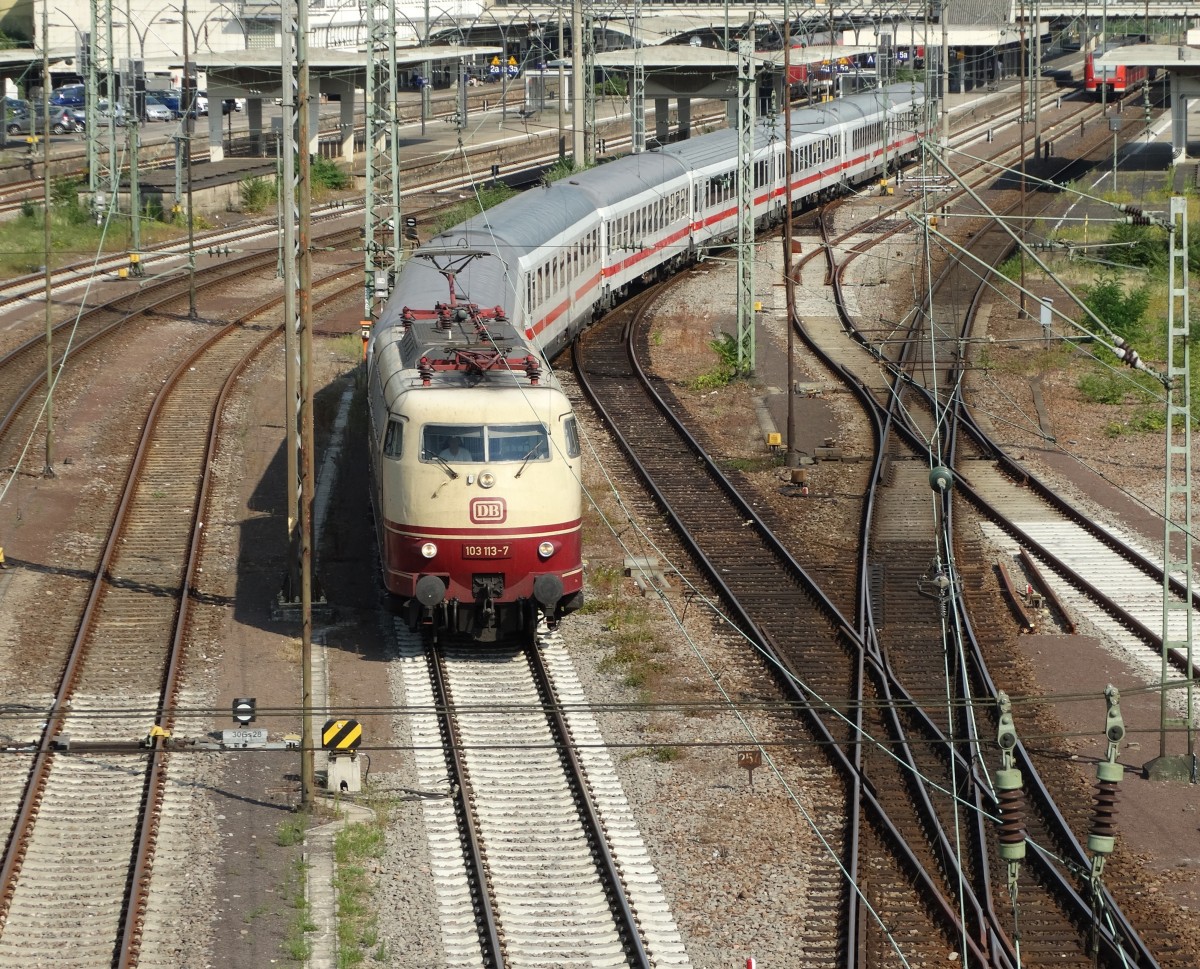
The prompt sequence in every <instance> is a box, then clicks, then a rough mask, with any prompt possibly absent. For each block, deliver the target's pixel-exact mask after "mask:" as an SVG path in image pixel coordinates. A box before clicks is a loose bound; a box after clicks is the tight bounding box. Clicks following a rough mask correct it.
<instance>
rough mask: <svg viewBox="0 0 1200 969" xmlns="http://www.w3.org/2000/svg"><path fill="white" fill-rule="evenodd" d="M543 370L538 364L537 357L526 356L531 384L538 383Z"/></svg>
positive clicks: (527, 371)
mask: <svg viewBox="0 0 1200 969" xmlns="http://www.w3.org/2000/svg"><path fill="white" fill-rule="evenodd" d="M541 372H542V368H541V367H539V366H538V362H537V357H533V356H529V357H526V358H525V373H526V375H528V377H529V382H530V383H531V384H534V385H535V386H536V385H537V382H538V377H539V376H540V374H541Z"/></svg>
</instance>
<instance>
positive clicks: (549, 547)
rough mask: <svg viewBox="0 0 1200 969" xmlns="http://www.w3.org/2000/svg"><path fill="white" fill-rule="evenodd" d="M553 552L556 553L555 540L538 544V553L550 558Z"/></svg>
mask: <svg viewBox="0 0 1200 969" xmlns="http://www.w3.org/2000/svg"><path fill="white" fill-rule="evenodd" d="M553 554H554V543H553V542H542V544H541V545H539V546H538V555H540V556H541V557H542V558H544V559H548V558H549V557H550V556H551V555H553Z"/></svg>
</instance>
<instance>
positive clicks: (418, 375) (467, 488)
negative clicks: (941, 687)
mask: <svg viewBox="0 0 1200 969" xmlns="http://www.w3.org/2000/svg"><path fill="white" fill-rule="evenodd" d="M474 263H483V264H484V265H482V266H480V267H478V268H477V270H476V271H475V272H474V273H471V272H469V271H468V267H470V266H471V265H472V264H474ZM489 264H490V265H489ZM502 271H503V266H502V265H501V264H499V260H498V259H497V257H496V254H495V253H492V252H486V251H465V250H462V249H458V250H451V251H444V250H443V251H439V250H436V249H430V250H422V251H421V252H420V253H419V254H418V255H417V256H416V257H414V259H413V260H412V261H411V262H410V264H409V266H408V267H407V268H406V270H405V274H404V279H403V280H402V286H401V287H399V291H402V292H405V293H407V294H409V295H416V294H418V293H421V292H428V291H429V288H430V286H431V285H432V280H433V279H435V278H438V277H440V278H441V281H442V289H443V297H444V298H442V299H438V300H433V301H431V302H429V303H426V304H425V305H428V306H429V307H430V308H429V309H414V308H410V307H409V306H408V305H404V306H402V307H400V308H399V313H398V315H393V316H392V317H391V318H390V319H388V320H386V321H384V320H381V324H382V325H381V326H379V327H377V331H376V333H375V334H374V336H373V339H372V351H371V356H372V359H371V366H370V368H369V378H368V379H369V383H370V387H369V398H370V410H371V421H370V423H371V433H370V436H371V447H370V450H371V465H372V468H371V470H372V480H373V483H374V487H373V489H372V500H373V504H374V512H375V523H376V530H377V536H378V541H379V549H380V554H381V559H382V563H383V579H384V584H385V585H386V586H387V589H388V591H389V592H390V593H392V594H393V595H395V596H396V597H398V600H399V603H400V608H401V610H402V612H403V615H404V616H405V619H406V620H407V622H408V624H409V625H410V626H411V627H413V628H427V629H429V630H431V631H433V632H435V633H436V634H439V635H451V636H461V637H465V638H470V639H473V640H476V641H479V642H495V641H498V640H502V639H507V638H510V637H515V636H518V635H526V636H529V635H532V633H533V631H534V630H535V629H536V626H537V623H538V621H539V619H540V618H541V617H544V618H545V619H546V620H547V622H548V623H549V624H550V625H551V626H553V625H554V624H556V623H557V622H558V620H559V619H561V618H562V617H563V616H564V615H566V614H567V613H569V612H571V611H572V610H574V609H577V608H578V607H579V606H580V605H581V604H582V602H583V592H582V589H583V566H582V561H581V551H580V521H581V508H582V503H581V486H580V469H581V453H580V443H579V434H578V431H577V429H576V424H575V416H574V414H573V412H572V410H571V405H570V402H569V401H568V400H567V398H566V396H565V395H564V394H563V392H562V391H561V390H560V389H559V387H558V386H557V383H556V381H555V380H554V378H553V375H552V374H549V373H546V372H544V370H543V365H542V360H541V359H540V358H539V357H537V356H535V355H534V354H533V352H531V348H530V347H529V346H528V345H527V344H526V342H525V340H524V338H523V336H522V334H520V333H519V332H518V331H517V330H516V329H515V328H514V327H513V324H512V322H511V320H509V318H508V317H507V315H506V314H505V311H504V310H503V308H501V307H499V306H489V307H484V306H480V305H479V304H477V303H474V302H472V301H471V300H470V298H469V296H467V295H464V293H463V292H461V291H460V290H459V288H458V283H457V282H456V281H457V280H458V279H459V278H460V277H462V278H468V279H469V278H473V279H475V280H476V281H478V280H480V279H481V278H482V279H486V278H489V277H494V275H495V274H496V273H497V272H502Z"/></svg>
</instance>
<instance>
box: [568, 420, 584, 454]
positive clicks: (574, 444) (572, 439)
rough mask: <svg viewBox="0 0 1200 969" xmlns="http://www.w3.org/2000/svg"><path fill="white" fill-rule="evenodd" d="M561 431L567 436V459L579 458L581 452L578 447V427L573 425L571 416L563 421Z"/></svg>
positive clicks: (573, 421)
mask: <svg viewBox="0 0 1200 969" xmlns="http://www.w3.org/2000/svg"><path fill="white" fill-rule="evenodd" d="M563 431H564V432H565V433H566V435H567V457H569V458H577V457H579V455H580V454H582V453H583V450H582V448H580V446H579V425H578V424H576V423H575V418H574V417H573V416H572V417H567V418H565V419H564V420H563Z"/></svg>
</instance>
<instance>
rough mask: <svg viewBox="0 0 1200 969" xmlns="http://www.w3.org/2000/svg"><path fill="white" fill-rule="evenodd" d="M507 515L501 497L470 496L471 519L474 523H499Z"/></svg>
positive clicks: (506, 508) (506, 509)
mask: <svg viewBox="0 0 1200 969" xmlns="http://www.w3.org/2000/svg"><path fill="white" fill-rule="evenodd" d="M507 517H508V507H507V506H506V505H505V504H504V499H503V498H472V499H471V521H472V522H474V523H475V524H476V525H482V524H485V523H486V524H493V525H495V524H499V523H500V522H503V521H504V519H506V518H507Z"/></svg>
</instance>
